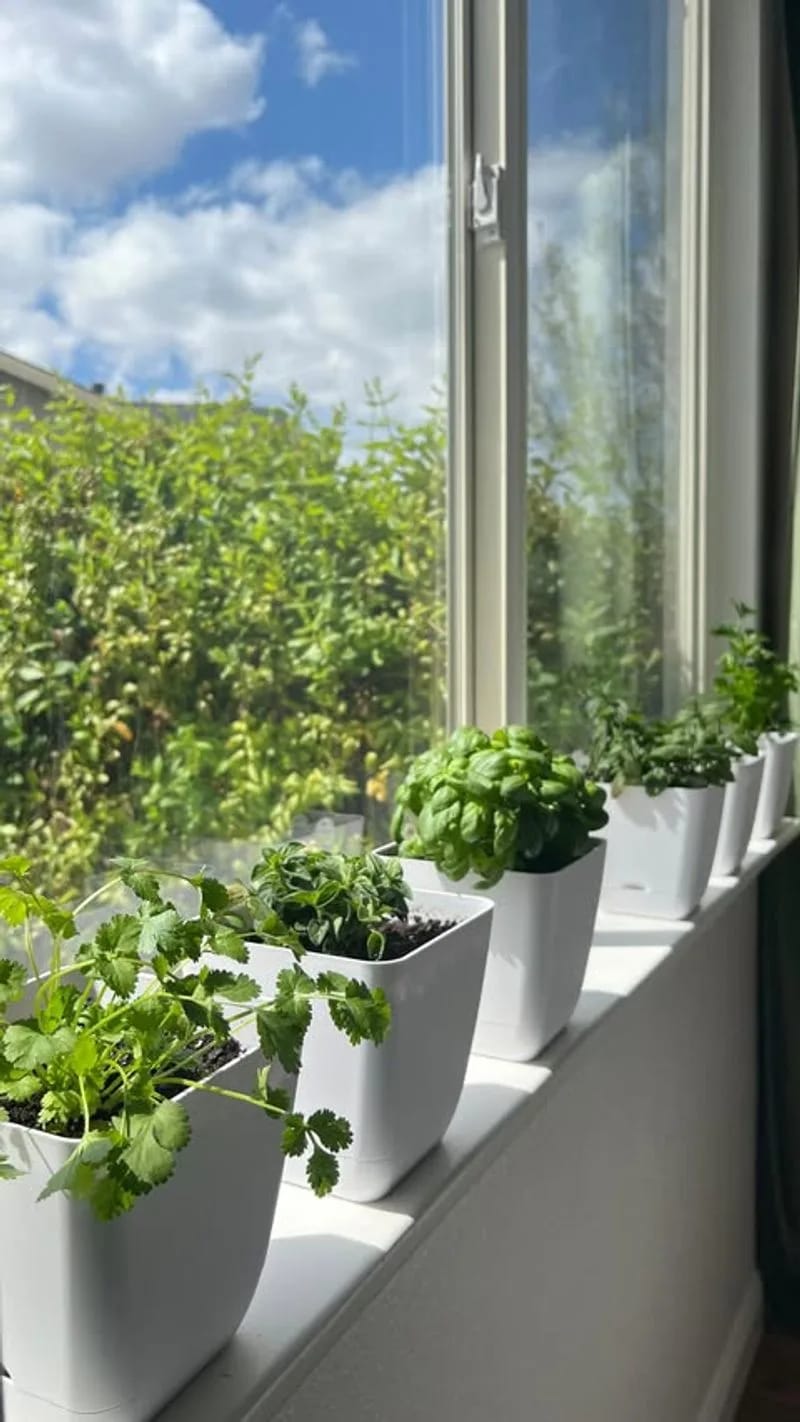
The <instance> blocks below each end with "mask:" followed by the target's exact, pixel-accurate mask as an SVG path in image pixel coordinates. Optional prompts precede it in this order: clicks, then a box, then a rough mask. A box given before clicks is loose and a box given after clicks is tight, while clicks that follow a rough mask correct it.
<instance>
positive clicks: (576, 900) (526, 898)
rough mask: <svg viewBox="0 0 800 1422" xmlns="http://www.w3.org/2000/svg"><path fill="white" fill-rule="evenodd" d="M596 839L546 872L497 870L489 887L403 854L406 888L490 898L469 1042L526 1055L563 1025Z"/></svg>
mask: <svg viewBox="0 0 800 1422" xmlns="http://www.w3.org/2000/svg"><path fill="white" fill-rule="evenodd" d="M605 853H606V846H605V844H604V843H602V842H600V843H598V844H597V845H595V847H594V848H593V849H592V850H590V852H589V853H588V854H585V855H584V856H583V858H582V859H578V860H576V861H575V863H574V864H570V865H568V866H567V868H566V869H560V870H559V871H558V872H557V873H554V874H521V873H517V872H516V871H514V870H509V871H508V872H507V873H505V874H504V875H503V877H502V879H501V880H500V882H499V883H498V884H494V885H493V886H492V888H491V889H485V890H481V889H478V890H476V889H475V888H474V885H475V878H474V876H472V875H471V876H469V877H468V878H465V879H462V880H459V881H458V882H456V881H454V880H452V879H449V878H448V877H447V876H446V875H445V874H442V873H441V871H440V870H439V869H437V867H436V865H435V864H433V863H432V862H431V860H428V859H403V860H402V864H403V871H404V873H405V876H406V879H407V881H408V883H409V884H410V885H411V887H412V888H414V889H416V888H441V889H449V890H451V891H453V892H456V893H460V892H465V893H471V892H476V893H484V894H485V895H486V897H487V898H490V899H491V900H492V901H493V903H494V918H493V920H492V934H491V938H490V940H489V956H488V960H487V963H486V974H485V977H484V980H483V990H482V992H481V1000H480V1006H479V1008H478V1021H477V1024H476V1027H475V1036H474V1038H473V1043H472V1050H473V1051H474V1052H478V1053H479V1054H480V1055H481V1056H486V1057H503V1058H505V1059H506V1060H507V1061H529V1060H530V1059H531V1058H532V1057H535V1056H538V1054H539V1052H541V1051H543V1050H544V1048H545V1047H546V1046H547V1044H548V1042H550V1041H552V1039H553V1037H555V1036H556V1035H557V1034H558V1033H559V1032H561V1031H562V1030H563V1028H564V1027H566V1025H567V1023H568V1021H569V1019H570V1017H571V1016H572V1014H573V1012H574V1011H575V1006H576V1003H577V1001H578V998H579V997H580V992H581V988H582V986H583V979H584V976H585V973H586V962H587V959H588V957H589V949H590V947H591V942H592V932H593V930H594V921H595V917H596V914H597V903H598V899H599V897H600V883H601V880H602V876H603V864H604V861H605Z"/></svg>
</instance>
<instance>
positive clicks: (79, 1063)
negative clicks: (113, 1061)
mask: <svg viewBox="0 0 800 1422" xmlns="http://www.w3.org/2000/svg"><path fill="white" fill-rule="evenodd" d="M69 1065H70V1066H71V1067H72V1069H73V1071H76V1072H77V1074H78V1076H87V1075H88V1073H89V1072H90V1071H91V1070H92V1069H93V1067H95V1066H96V1065H97V1044H96V1042H95V1040H94V1038H93V1037H91V1036H90V1035H89V1033H88V1032H83V1033H82V1034H81V1036H80V1037H78V1040H77V1041H76V1043H75V1046H74V1047H73V1048H72V1051H71V1052H70V1054H69Z"/></svg>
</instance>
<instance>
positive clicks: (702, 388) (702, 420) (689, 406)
mask: <svg viewBox="0 0 800 1422" xmlns="http://www.w3.org/2000/svg"><path fill="white" fill-rule="evenodd" d="M678 2H679V3H680V5H681V8H682V11H683V61H682V69H683V86H682V87H683V106H682V109H683V111H682V124H681V133H682V142H681V185H682V192H681V277H680V284H681V340H680V356H679V359H680V389H681V396H680V408H681V415H680V457H679V471H678V510H677V516H678V539H677V567H676V575H677V576H676V587H677V596H678V606H677V619H676V624H677V625H676V631H677V639H678V648H677V650H678V656H679V665H680V677H679V685H678V686H677V687H676V688H675V689H674V691H673V693H672V696H671V698H670V699H673V700H680V699H682V697H683V695H685V693H686V692H687V691H690V690H693V689H695V688H696V687H698V686H700V685H702V681H703V673H704V665H703V663H704V649H705V638H706V633H705V628H706V619H707V607H706V602H707V600H706V571H705V547H706V531H705V522H706V506H707V486H706V480H707V459H708V451H707V441H708V410H707V394H708V373H709V372H708V334H709V333H708V223H709V134H708V104H709V64H708V6H707V0H678Z"/></svg>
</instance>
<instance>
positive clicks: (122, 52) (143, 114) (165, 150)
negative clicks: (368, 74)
mask: <svg viewBox="0 0 800 1422" xmlns="http://www.w3.org/2000/svg"><path fill="white" fill-rule="evenodd" d="M262 55H263V41H262V40H261V39H259V38H257V37H251V38H241V37H237V36H234V35H231V34H229V33H228V32H227V31H226V30H225V29H224V28H223V26H222V24H221V23H220V21H219V20H218V19H217V18H216V17H215V16H214V14H213V13H212V11H211V10H210V9H209V8H208V6H207V5H206V4H203V3H201V0H80V3H79V4H77V3H74V0H73V3H64V0H3V5H2V7H1V8H0V196H5V197H13V198H21V197H30V196H36V197H47V198H50V199H56V200H59V201H65V202H76V201H87V200H89V201H91V200H97V199H100V198H102V197H103V196H104V195H105V194H107V193H108V192H109V191H111V190H112V189H113V188H114V187H115V186H116V185H118V184H119V183H120V182H123V181H125V180H130V179H132V178H135V177H138V176H140V175H143V174H147V173H153V172H155V171H157V170H159V169H162V168H164V167H166V166H168V165H169V164H171V163H172V162H173V161H174V160H175V158H176V157H177V155H178V153H179V152H180V149H181V147H182V145H183V143H184V142H185V140H186V139H187V138H188V137H189V136H190V135H191V134H193V133H198V132H202V131H204V130H208V129H215V128H224V127H229V126H231V125H236V124H240V123H246V122H247V121H248V120H250V119H252V118H253V117H254V116H255V115H256V113H257V112H258V109H259V100H258V97H257V87H258V78H259V72H260V68H261V61H262Z"/></svg>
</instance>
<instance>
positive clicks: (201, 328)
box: [0, 0, 446, 883]
mask: <svg viewBox="0 0 800 1422" xmlns="http://www.w3.org/2000/svg"><path fill="white" fill-rule="evenodd" d="M0 71H2V86H3V108H4V115H5V122H4V123H3V124H2V126H0V129H1V130H2V131H1V132H0V232H2V237H3V251H4V253H5V260H4V264H3V275H2V277H0V345H2V347H4V348H5V350H6V351H8V352H9V353H12V354H13V356H14V357H18V358H19V360H21V361H22V362H23V364H20V363H19V360H18V361H15V360H12V359H6V358H0V379H1V380H2V381H3V383H5V384H7V385H9V386H11V387H12V388H13V389H14V391H15V394H16V397H17V404H16V405H14V406H13V407H10V408H8V409H7V410H6V411H5V413H4V414H3V415H2V418H3V423H4V428H3V432H2V437H3V452H2V457H1V458H0V606H2V610H3V611H2V623H1V624H0V799H1V800H2V810H1V811H0V848H3V849H5V848H9V847H11V846H13V847H14V848H16V849H18V850H21V851H24V852H27V853H29V854H30V855H31V857H32V858H33V859H34V860H35V861H37V863H39V864H44V865H45V866H46V868H47V871H48V873H49V875H50V877H51V880H55V881H56V882H58V883H64V882H66V881H69V880H73V879H76V878H79V877H82V876H83V875H84V874H85V873H86V872H87V871H88V870H90V869H94V868H96V867H99V866H100V865H101V864H102V863H103V861H105V860H107V859H108V858H109V857H110V856H111V855H113V854H115V853H119V852H120V851H121V850H125V851H132V852H136V853H144V854H151V855H160V856H164V855H167V856H172V855H175V854H176V853H178V852H180V854H181V855H188V856H190V857H191V856H194V855H195V854H196V855H197V856H198V857H204V858H206V859H207V860H208V861H209V862H211V863H215V864H217V867H219V868H224V867H226V865H229V864H230V863H231V862H232V861H231V845H232V844H237V843H238V842H240V841H252V840H257V839H258V838H259V837H261V838H262V839H263V838H264V837H267V836H274V835H277V834H286V833H288V832H289V831H290V830H292V829H294V830H295V831H297V830H298V828H299V829H301V830H302V829H303V828H304V827H307V825H308V817H309V815H312V816H313V814H314V812H316V811H319V810H324V811H327V812H335V814H336V815H337V816H345V817H347V818H348V819H349V820H351V821H352V825H351V828H354V829H356V830H361V829H362V828H364V829H366V831H367V833H368V834H369V835H370V836H371V837H372V838H379V837H381V836H385V833H386V825H387V808H388V806H387V802H388V799H389V797H390V795H391V789H392V784H393V782H394V780H395V778H396V776H397V773H398V770H399V768H400V766H401V765H402V762H403V760H404V758H405V757H407V756H408V755H409V754H411V753H412V752H415V751H416V750H418V749H419V748H420V746H421V745H422V744H424V743H425V742H426V741H427V740H428V738H429V736H430V733H431V728H432V726H433V725H435V724H437V723H438V721H439V718H440V714H441V703H442V695H443V684H444V665H443V646H444V608H443V586H444V579H443V571H442V563H443V546H444V458H445V420H444V410H443V401H444V378H445V375H446V368H445V335H446V319H445V310H444V290H445V283H444V268H445V238H446V232H445V226H446V222H445V200H446V185H445V177H444V171H443V166H442V148H443V135H442V103H443V96H442V89H443V84H442V71H443V56H442V33H441V4H440V0H393V3H392V4H391V5H376V4H375V3H374V0H346V3H339V0H337V3H335V4H334V3H333V0H320V3H318V4H317V5H315V6H314V7H312V9H311V10H308V9H307V8H306V7H305V6H303V5H302V4H300V3H299V0H298V3H295V0H291V3H260V4H254V3H253V0H225V2H224V3H223V0H172V3H151V0H113V3H89V4H88V5H86V4H84V5H71V4H64V3H63V0H8V3H7V4H5V5H4V6H3V13H2V15H1V16H0ZM26 362H27V363H31V364H25V363H26ZM39 366H43V367H47V368H49V369H52V370H56V371H58V372H59V373H60V374H61V375H64V376H67V377H69V378H70V379H71V380H72V381H74V382H77V384H78V385H79V386H80V387H81V388H80V389H78V390H75V389H73V390H72V393H71V395H69V396H67V397H59V398H57V399H56V400H55V401H52V400H51V399H50V395H51V390H52V382H50V381H49V380H48V377H47V376H46V375H43V374H42V372H41V371H40V370H39V369H38V367H39ZM93 386H94V387H96V389H97V391H98V393H97V395H96V397H95V398H92V397H91V396H88V395H87V393H86V392H87V389H90V388H91V387H93ZM118 394H122V395H124V397H125V398H117V397H118ZM337 823H338V822H337ZM335 830H336V825H332V824H331V823H328V825H327V827H326V829H325V830H324V831H323V832H324V833H326V834H329V835H330V834H333V833H334V831H335Z"/></svg>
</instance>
